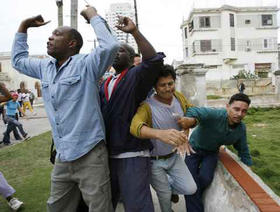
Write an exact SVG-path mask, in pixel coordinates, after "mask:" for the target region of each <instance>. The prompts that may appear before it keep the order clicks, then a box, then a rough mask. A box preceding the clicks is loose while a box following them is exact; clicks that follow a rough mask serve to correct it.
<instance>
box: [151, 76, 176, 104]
mask: <svg viewBox="0 0 280 212" xmlns="http://www.w3.org/2000/svg"><path fill="white" fill-rule="evenodd" d="M155 90H156V92H157V95H158V96H159V97H160V98H162V99H165V100H170V99H172V97H173V94H174V92H175V81H174V79H173V78H172V76H167V77H160V78H159V79H158V81H157V83H156V86H155Z"/></svg>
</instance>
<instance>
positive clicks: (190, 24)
mask: <svg viewBox="0 0 280 212" xmlns="http://www.w3.org/2000/svg"><path fill="white" fill-rule="evenodd" d="M192 30H193V21H191V22H190V23H189V32H191V31H192Z"/></svg>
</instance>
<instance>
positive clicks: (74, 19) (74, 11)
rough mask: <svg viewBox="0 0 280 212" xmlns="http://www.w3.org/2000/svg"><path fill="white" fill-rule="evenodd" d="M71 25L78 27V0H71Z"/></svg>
mask: <svg viewBox="0 0 280 212" xmlns="http://www.w3.org/2000/svg"><path fill="white" fill-rule="evenodd" d="M70 12H71V13H70V14H71V27H72V28H74V29H78V0H71V11H70Z"/></svg>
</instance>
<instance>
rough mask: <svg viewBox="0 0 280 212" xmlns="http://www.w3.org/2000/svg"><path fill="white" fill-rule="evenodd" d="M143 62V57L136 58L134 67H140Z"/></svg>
mask: <svg viewBox="0 0 280 212" xmlns="http://www.w3.org/2000/svg"><path fill="white" fill-rule="evenodd" d="M141 62H142V60H141V57H134V62H133V65H135V66H138V65H139V64H140V63H141Z"/></svg>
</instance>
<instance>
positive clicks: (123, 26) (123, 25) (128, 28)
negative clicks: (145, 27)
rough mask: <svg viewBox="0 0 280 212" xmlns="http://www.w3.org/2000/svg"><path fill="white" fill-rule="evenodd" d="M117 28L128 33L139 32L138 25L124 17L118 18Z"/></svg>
mask: <svg viewBox="0 0 280 212" xmlns="http://www.w3.org/2000/svg"><path fill="white" fill-rule="evenodd" d="M116 27H117V28H118V29H119V30H121V31H123V32H126V33H133V32H135V31H137V28H136V25H135V24H134V22H133V21H132V20H131V19H130V18H128V17H123V16H118V23H117V25H116Z"/></svg>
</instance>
